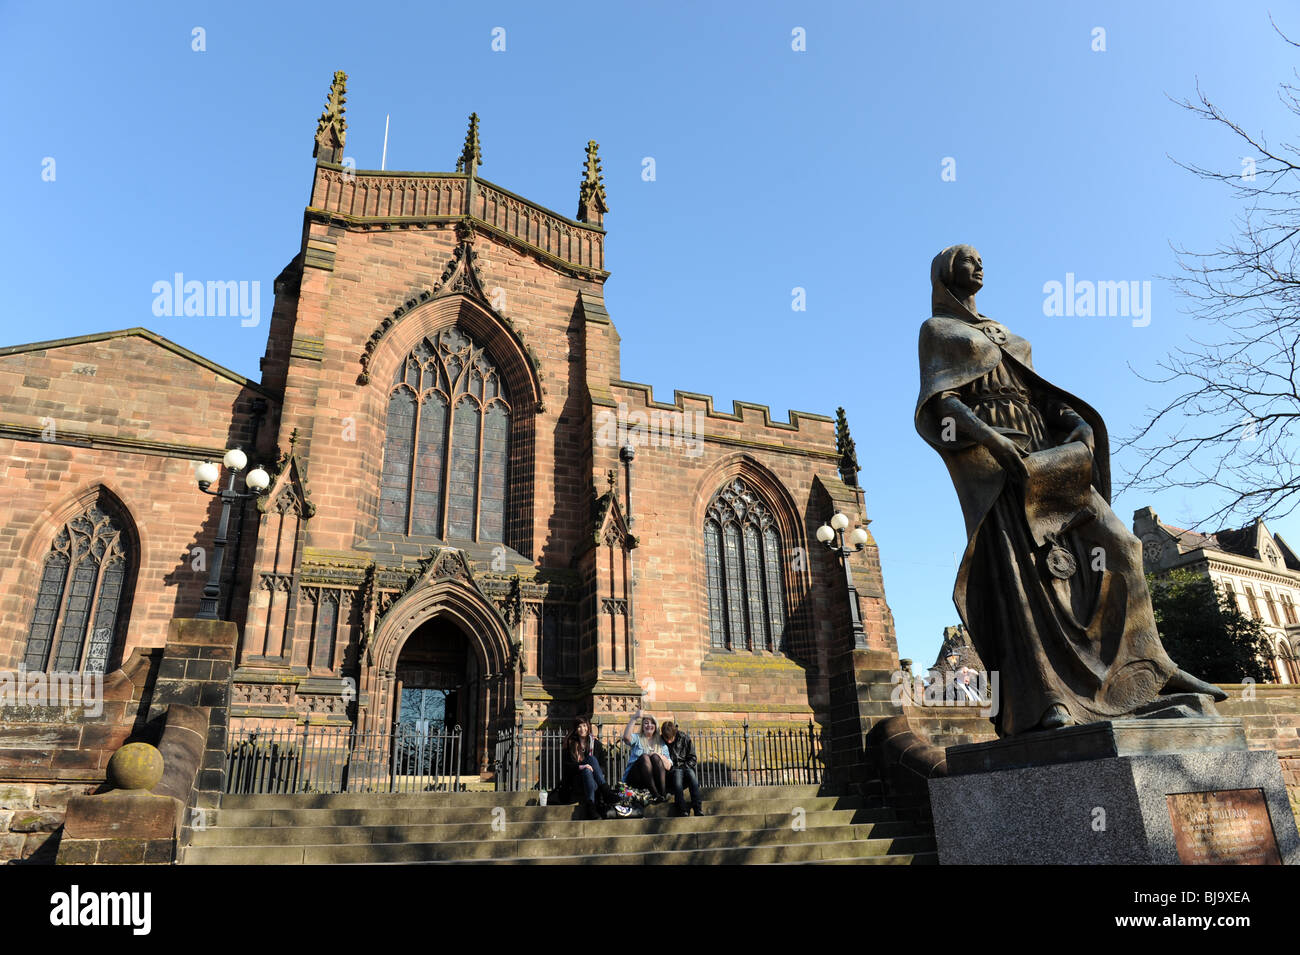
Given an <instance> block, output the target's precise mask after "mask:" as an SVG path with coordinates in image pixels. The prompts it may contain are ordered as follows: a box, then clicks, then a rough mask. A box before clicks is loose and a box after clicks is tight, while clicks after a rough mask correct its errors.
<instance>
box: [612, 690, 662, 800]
mask: <svg viewBox="0 0 1300 955" xmlns="http://www.w3.org/2000/svg"><path fill="white" fill-rule="evenodd" d="M638 720H639V721H640V723H641V732H639V733H634V732H632V727H634V726H636V724H637V721H638ZM623 739H624V740H625V741H626V742H628V743H630V744H631V745H632V749H631V751H630V752H629V753H628V756H627V769H625V770H624V771H623V782H625V783H627V784H628V785H629V786H631V787H633V788H634V789H648V790H650V795H651V798H652V799H653V800H654V801H655V802H667V801H668V770H670V769H672V768H673V761H672V758H671V757H670V756H669V755H668V746H667V744H665V743H664V741H663V737H661V736H660V735H659V723H658V721H657V720H656V719H655V718H654V717H653V716H651V715H650V714H649V713H644V711H642V710H640V709H638V710H637V711H636V712H635V713H634V714H632V718H631V719H630V720H628V721H627V729H625V730H623Z"/></svg>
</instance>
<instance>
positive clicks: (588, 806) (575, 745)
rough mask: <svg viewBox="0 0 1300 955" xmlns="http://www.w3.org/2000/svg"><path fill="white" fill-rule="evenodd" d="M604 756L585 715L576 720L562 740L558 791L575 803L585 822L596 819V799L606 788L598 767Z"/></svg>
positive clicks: (603, 751) (601, 771)
mask: <svg viewBox="0 0 1300 955" xmlns="http://www.w3.org/2000/svg"><path fill="white" fill-rule="evenodd" d="M604 755H605V747H604V746H602V745H601V743H600V740H598V739H596V736H595V734H594V733H592V731H591V721H590V720H588V719H587V718H586V717H585V716H580V717H578V721H577V723H575V724H574V727H573V729H572V730H571V731H570V732H569V735H568V737H566V738H565V740H564V753H563V772H562V774H561V776H560V790H561V792H565V793H568V794H569V798H570V799H576V800H577V801H578V803H579V804H580V805H581V806H582V812H583V816H584V817H585V818H588V819H596V818H599V815H600V814H599V813H598V812H597V809H596V797H597V795H598V794H601V793H602V791H607V790H608V789H609V787H608V785H607V784H606V783H605V773H604V771H603V770H602V769H601V766H600V764H601V760H602V758H603V757H604Z"/></svg>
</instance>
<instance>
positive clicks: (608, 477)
mask: <svg viewBox="0 0 1300 955" xmlns="http://www.w3.org/2000/svg"><path fill="white" fill-rule="evenodd" d="M605 486H606V488H607V489H608V491H609V493H610V494H613V493H614V489H615V488H616V487H617V486H618V479H617V478H616V477H614V469H613V468H610V469H609V470H608V471H606V472H605Z"/></svg>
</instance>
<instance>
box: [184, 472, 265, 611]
mask: <svg viewBox="0 0 1300 955" xmlns="http://www.w3.org/2000/svg"><path fill="white" fill-rule="evenodd" d="M221 463H222V464H224V465H225V466H226V469H227V470H228V471H230V484H229V485H227V487H226V489H225V490H224V491H222V490H216V491H210V490H208V489H209V488H210V487H211V486H212V485H213V484H215V483H216V482H217V479H218V478H219V477H220V476H221V472H220V470H218V468H217V466H216V465H215V464H213V463H211V462H210V461H209V462H206V463H204V464H200V465H199V466H198V468H197V469H196V470H195V476H196V477H197V478H198V481H199V490H200V491H202V492H203V493H204V494H211V495H212V496H213V497H220V498H221V523H220V524H219V525H218V526H217V539H216V548H215V551H214V553H213V555H212V568H211V570H210V571H209V573H208V582H207V584H206V585H205V586H204V588H203V596H202V598H200V600H199V613H198V619H200V620H220V619H221V617H220V616H219V614H218V612H217V608H218V606H219V604H220V602H221V561H222V557H223V556H224V555H225V550H226V532H227V529H228V528H229V526H230V505H231V504H233V503H234V502H236V501H241V502H242V501H247V500H250V499H251V498H255V497H258V496H260V495H261V494H262V493H263V492H265V491H266V489H267V487H268V486H269V485H270V483H271V476H270V475H269V474H267V473H266V472H265V471H264V470H262V469H261V468H253V470H251V471H249V472H248V473H247V474H246V475H244V486H245V487H247V488H248V489H249V490H247V491H236V490H235V476H236V475H237V474H238V473H239V472H240V471H242V470H243V469H244V465H246V464H248V455H246V454H244V452H243V451H241V450H239V448H231V449H230V450H229V451H227V452H226V456H225V457H224V458H222V462H221Z"/></svg>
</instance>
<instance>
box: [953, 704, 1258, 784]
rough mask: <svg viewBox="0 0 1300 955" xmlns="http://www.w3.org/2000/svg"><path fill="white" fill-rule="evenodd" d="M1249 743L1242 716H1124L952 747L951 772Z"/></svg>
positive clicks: (1223, 748)
mask: <svg viewBox="0 0 1300 955" xmlns="http://www.w3.org/2000/svg"><path fill="white" fill-rule="evenodd" d="M1245 749H1246V730H1245V724H1244V723H1243V722H1242V721H1241V720H1239V719H1225V718H1196V717H1188V718H1179V719H1164V720H1153V719H1140V718H1138V719H1123V720H1107V721H1105V722H1101V723H1085V724H1083V725H1082V726H1066V727H1062V728H1061V729H1054V730H1042V731H1040V732H1036V733H1024V734H1022V735H1020V736H1012V737H1008V738H1007V739H998V740H991V741H989V742H985V743H966V744H963V745H961V746H949V747H948V775H949V776H964V775H967V774H970V773H985V772H990V771H992V770H999V769H1018V768H1021V767H1026V766H1049V765H1053V764H1057V763H1078V762H1085V761H1087V760H1094V759H1108V758H1111V757H1116V756H1155V755H1160V754H1164V753H1225V752H1232V751H1234V750H1245Z"/></svg>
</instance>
